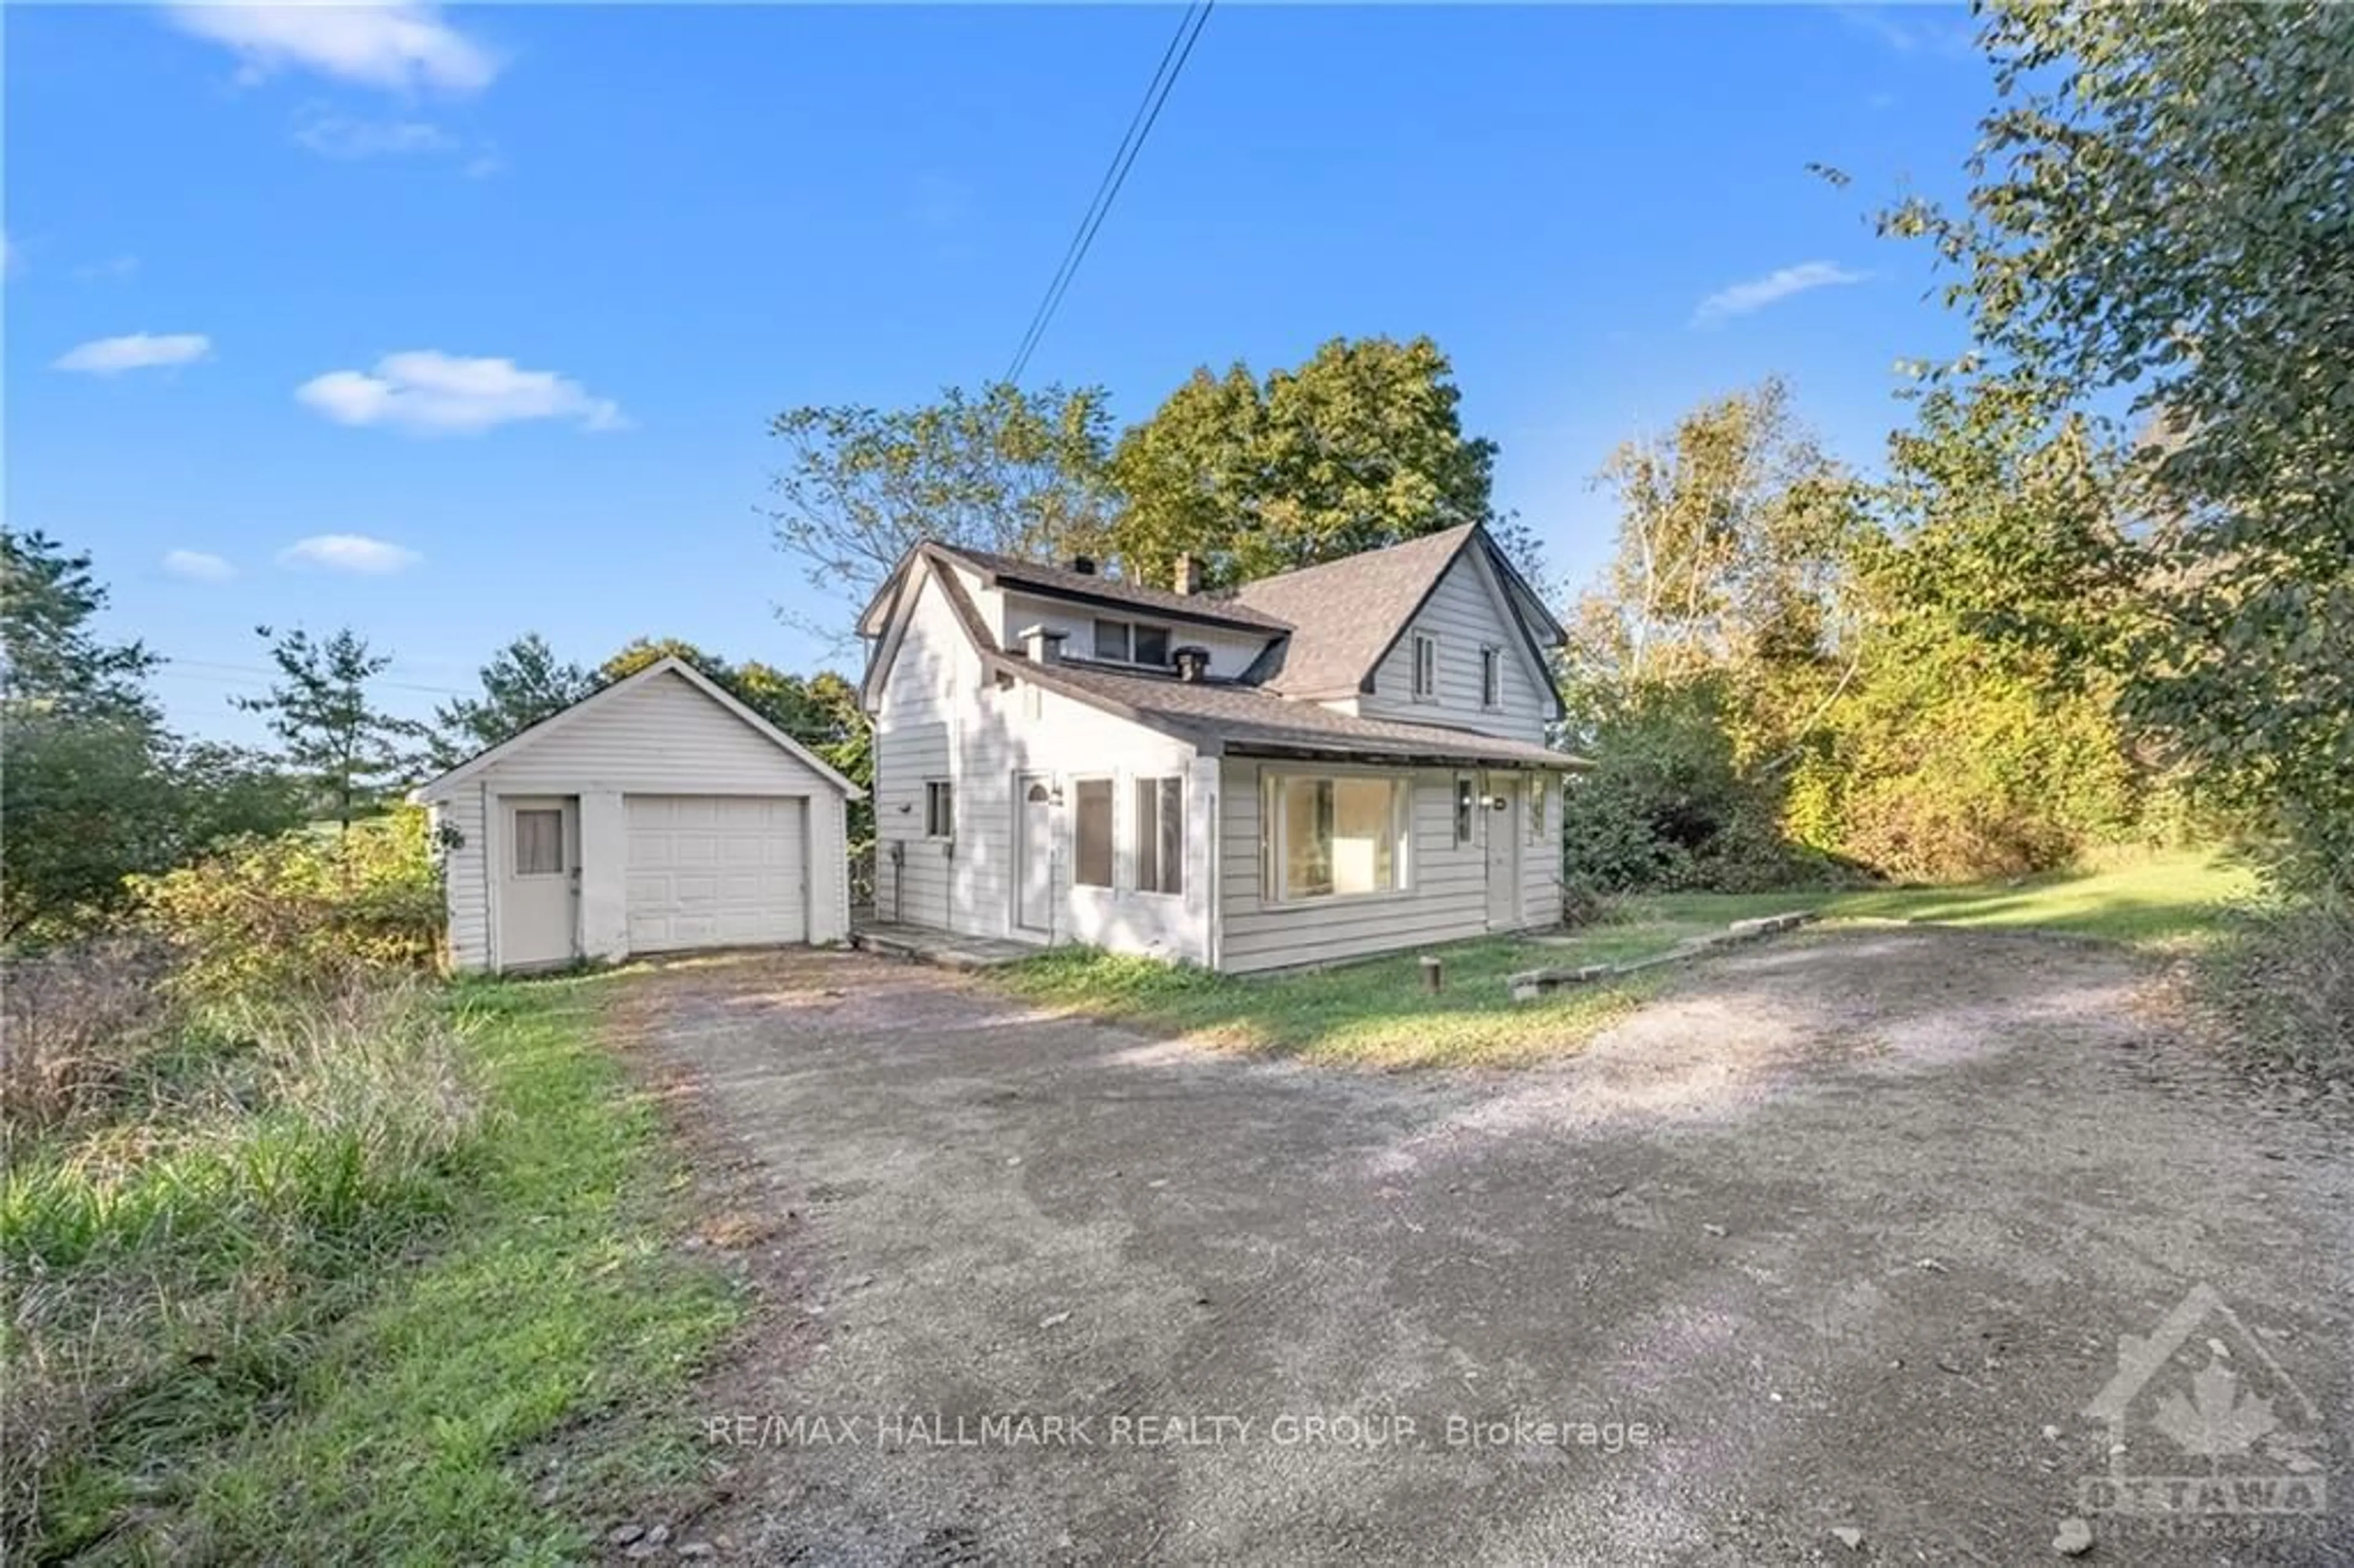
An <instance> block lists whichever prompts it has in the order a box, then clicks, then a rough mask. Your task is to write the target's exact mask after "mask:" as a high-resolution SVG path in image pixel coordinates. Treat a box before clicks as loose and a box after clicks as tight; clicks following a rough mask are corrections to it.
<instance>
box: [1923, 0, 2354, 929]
mask: <svg viewBox="0 0 2354 1568" xmlns="http://www.w3.org/2000/svg"><path fill="white" fill-rule="evenodd" d="M1984 15H1985V17H1986V24H1985V28H1984V32H1983V34H1982V38H1983V42H1984V44H1985V47H1986V48H1987V49H1988V53H1989V54H1990V56H1991V57H1992V59H1993V61H1994V65H1995V68H1996V82H1997V89H1998V92H1999V101H1998V102H1997V104H1996V106H1995V107H1994V109H1993V110H1992V111H1990V112H1989V113H1988V116H1987V117H1986V119H1985V120H1984V122H1982V125H1981V140H1980V144H1979V150H1978V154H1977V156H1976V158H1975V159H1974V161H1973V163H1972V165H1971V170H1970V173H1971V188H1970V192H1969V195H1968V198H1967V204H1966V206H1964V207H1960V208H1958V209H1957V208H1952V207H1942V206H1939V205H1937V204H1935V203H1931V202H1927V201H1922V200H1916V201H1912V202H1907V203H1904V204H1903V205H1901V206H1899V207H1895V208H1893V210H1891V211H1889V212H1888V213H1886V214H1884V215H1883V217H1882V227H1883V228H1884V229H1885V230H1887V231H1888V232H1891V233H1893V234H1896V235H1900V236H1907V237H1914V238H1924V239H1925V240H1927V241H1928V242H1930V243H1932V244H1933V245H1934V246H1935V248H1936V250H1937V253H1938V254H1939V256H1940V257H1941V258H1942V259H1943V260H1945V261H1946V263H1948V264H1949V265H1950V266H1951V267H1952V268H1953V269H1954V281H1953V282H1952V284H1951V286H1950V288H1949V289H1948V291H1947V292H1948V296H1949V298H1950V300H1951V301H1952V302H1953V303H1955V304H1956V306H1958V307H1959V308H1960V309H1962V310H1963V311H1965V312H1967V314H1968V316H1969V318H1970V321H1971V324H1972V327H1973V329H1974V333H1975V335H1976V338H1977V349H1976V353H1975V355H1974V356H1973V363H1976V362H1983V363H1984V364H1986V365H1988V366H1990V367H1991V368H1992V369H1994V370H1995V371H1997V372H1999V373H2001V374H2005V375H2015V374H2019V373H2021V372H2024V373H2026V374H2028V375H2031V376H2033V377H2034V378H2035V379H2037V380H2038V381H2040V382H2041V383H2042V384H2044V385H2045V386H2047V387H2050V388H2051V389H2052V392H2053V394H2054V395H2055V396H2057V397H2061V398H2064V399H2067V400H2070V401H2076V402H2082V401H2084V400H2086V399H2091V398H2094V397H2100V396H2102V395H2104V394H2107V395H2111V396H2122V397H2129V398H2130V399H2131V400H2132V402H2133V404H2134V406H2135V407H2136V408H2137V409H2138V410H2140V413H2141V416H2142V417H2143V418H2145V419H2146V420H2147V422H2148V424H2149V425H2150V427H2151V428H2152V429H2154V430H2155V431H2156V432H2157V434H2158V439H2156V440H2149V441H2147V442H2145V443H2144V444H2143V446H2142V447H2141V449H2140V450H2138V451H2137V454H2136V459H2135V461H2134V463H2133V464H2132V466H2131V468H2130V469H2129V470H2128V472H2127V476H2126V477H2127V479H2128V480H2129V482H2131V483H2132V484H2133V485H2134V488H2135V499H2136V503H2137V510H2138V511H2139V512H2141V513H2142V514H2144V515H2145V517H2146V518H2147V520H2148V521H2149V523H2150V524H2151V530H2152V532H2151V545H2152V548H2153V552H2154V555H2155V556H2156V562H2157V569H2156V570H2155V572H2154V573H2153V576H2152V579H2151V580H2152V583H2153V586H2154V587H2155V588H2157V589H2158V592H2157V594H2156V596H2155V598H2154V600H2153V605H2154V610H2155V613H2154V615H2153V616H2152V618H2151V620H2150V621H2149V622H2148V624H2147V627H2146V628H2145V634H2144V637H2143V639H2142V641H2141V646H2140V649H2139V656H2138V658H2137V665H2138V673H2137V678H2136V680H2135V682H2134V683H2133V685H2132V688H2131V690H2130V693H2129V695H2130V697H2131V700H2132V702H2133V705H2134V710H2135V712H2136V714H2137V715H2138V716H2139V717H2140V718H2141V719H2142V720H2143V721H2145V722H2147V723H2148V724H2150V725H2153V726H2156V727H2157V728H2158V731H2159V732H2160V733H2161V734H2163V735H2164V736H2167V737H2168V740H2169V741H2170V742H2171V743H2172V744H2173V745H2174V746H2175V747H2177V748H2178V749H2179V754H2180V755H2181V756H2183V757H2184V758H2188V759H2190V761H2192V762H2194V763H2195V764H2196V765H2197V766H2199V767H2200V768H2201V769H2202V770H2203V771H2205V772H2206V773H2207V774H2208V775H2209V776H2210V777H2211V779H2213V780H2214V781H2215V783H2216V784H2217V785H2219V786H2221V788H2222V789H2226V790H2228V791H2229V792H2230V793H2231V795H2232V797H2234V798H2235V799H2237V800H2239V801H2241V802H2243V804H2245V805H2246V806H2248V807H2250V808H2252V809H2254V810H2260V811H2262V812H2263V813H2264V814H2265V815H2266V816H2267V817H2269V818H2270V819H2271V821H2274V823H2276V824H2277V825H2278V826H2279V827H2280V828H2281V829H2282V830H2284V831H2285V833H2286V834H2287V835H2288V838H2289V841H2290V842H2292V843H2293V844H2295V845H2296V847H2297V849H2298V851H2299V853H2298V854H2297V855H2296V859H2295V866H2296V868H2298V869H2301V870H2303V871H2305V872H2307V873H2312V874H2319V875H2323V876H2326V877H2329V878H2333V879H2336V880H2338V882H2340V883H2341V884H2345V883H2354V723H2349V716H2348V715H2349V714H2354V267H2349V266H2348V265H2347V256H2348V254H2349V245H2354V136H2349V133H2348V129H2347V116H2346V114H2345V112H2344V108H2343V106H2344V105H2345V104H2347V103H2349V102H2354V9H2349V8H2347V7H2344V6H2339V5H2327V4H2321V3H2318V0H2297V3H2293V4H2282V5H2204V4H2197V3H2193V0H2159V3H2156V4H2148V5H2100V4H2094V3H2090V0H1996V3H1995V4H1992V5H1988V7H1986V9H1985V11H1984ZM1961 368H1962V369H1963V370H1965V371H1967V369H1969V368H1971V366H1970V365H1969V364H1966V365H1965V366H1963V367H1961Z"/></svg>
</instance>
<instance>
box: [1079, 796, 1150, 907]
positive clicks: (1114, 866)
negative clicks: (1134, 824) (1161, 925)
mask: <svg viewBox="0 0 2354 1568" xmlns="http://www.w3.org/2000/svg"><path fill="white" fill-rule="evenodd" d="M1119 782H1120V776H1119V774H1118V773H1116V772H1115V773H1074V774H1072V775H1070V790H1071V891H1072V892H1073V893H1075V894H1076V893H1085V894H1089V895H1094V896H1097V897H1109V896H1114V895H1118V894H1119V893H1120V892H1121V891H1123V889H1122V887H1121V876H1120V874H1121V872H1122V871H1123V870H1125V869H1126V868H1125V867H1123V866H1122V865H1121V864H1120V854H1119V828H1120V818H1121V817H1122V816H1123V815H1124V814H1125V813H1123V812H1122V811H1121V810H1120V809H1119ZM1082 784H1108V785H1109V786H1111V824H1110V826H1108V828H1106V829H1105V830H1104V831H1105V832H1107V833H1108V834H1110V835H1111V880H1110V881H1109V882H1081V881H1080V880H1079V786H1080V785H1082ZM1128 880H1129V882H1133V881H1135V880H1136V879H1135V876H1134V874H1129V877H1128Z"/></svg>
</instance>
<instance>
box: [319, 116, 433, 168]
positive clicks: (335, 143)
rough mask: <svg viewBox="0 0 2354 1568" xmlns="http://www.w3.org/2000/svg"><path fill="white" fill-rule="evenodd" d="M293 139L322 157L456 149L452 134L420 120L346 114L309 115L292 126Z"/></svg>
mask: <svg viewBox="0 0 2354 1568" xmlns="http://www.w3.org/2000/svg"><path fill="white" fill-rule="evenodd" d="M294 140H295V141H296V142H298V143H301V144H302V145H303V146H305V147H308V148H309V149H311V151H313V153H316V154H319V155H320V156H321V157H323V158H397V157H404V156H408V155H409V154H419V153H454V152H456V151H457V150H458V139H457V138H456V137H455V136H452V135H451V134H450V132H447V131H444V130H442V129H441V127H440V126H439V125H434V124H430V123H429V122H425V121H422V120H355V119H353V118H351V117H350V116H349V115H345V114H313V115H310V116H308V117H306V118H305V119H304V120H303V121H302V123H301V124H300V125H298V126H296V127H295V130H294Z"/></svg>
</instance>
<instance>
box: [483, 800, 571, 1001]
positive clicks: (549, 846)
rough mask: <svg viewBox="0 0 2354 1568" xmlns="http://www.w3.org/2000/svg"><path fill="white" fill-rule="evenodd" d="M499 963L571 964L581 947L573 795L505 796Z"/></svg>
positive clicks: (507, 966)
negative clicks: (579, 940) (579, 939)
mask: <svg viewBox="0 0 2354 1568" xmlns="http://www.w3.org/2000/svg"><path fill="white" fill-rule="evenodd" d="M499 804H500V807H501V810H500V823H501V826H502V827H503V829H504V832H505V845H504V852H503V853H501V854H500V856H499V965H500V967H501V968H503V969H528V968H531V967H533V966H535V965H547V964H568V963H570V962H571V961H572V960H573V959H576V958H578V956H579V953H580V948H579V943H578V940H577V937H576V934H577V933H578V930H579V925H580V922H579V914H578V910H579V904H580V812H579V805H578V801H577V800H574V799H573V798H572V797H571V796H568V795H546V796H526V795H508V796H504V797H502V798H501V800H500V802H499Z"/></svg>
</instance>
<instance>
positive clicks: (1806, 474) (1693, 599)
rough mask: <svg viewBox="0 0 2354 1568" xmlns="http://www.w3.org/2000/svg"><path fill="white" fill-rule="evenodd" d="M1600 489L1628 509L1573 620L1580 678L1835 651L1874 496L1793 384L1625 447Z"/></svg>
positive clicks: (1773, 384)
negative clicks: (1802, 406)
mask: <svg viewBox="0 0 2354 1568" xmlns="http://www.w3.org/2000/svg"><path fill="white" fill-rule="evenodd" d="M1596 482H1597V483H1598V484H1600V485H1601V486H1602V487H1603V488H1604V489H1606V490H1607V491H1608V492H1609V493H1611V494H1612V495H1613V497H1614V498H1615V499H1616V500H1617V505H1618V517H1619V521H1618V542H1617V549H1616V551H1615V552H1614V553H1613V555H1612V557H1611V560H1610V564H1609V566H1608V567H1606V570H1605V572H1604V574H1603V577H1602V580H1601V582H1600V583H1599V584H1598V585H1597V586H1596V588H1595V589H1594V590H1593V591H1592V592H1590V593H1589V595H1588V596H1587V599H1586V600H1585V603H1584V604H1583V605H1581V606H1580V608H1579V609H1578V610H1577V612H1576V613H1575V616H1574V618H1573V619H1574V622H1575V633H1576V634H1575V636H1574V638H1573V640H1572V644H1571V649H1570V656H1571V661H1572V666H1573V671H1574V672H1575V674H1576V677H1577V679H1578V680H1579V681H1581V682H1582V683H1585V684H1586V685H1588V686H1589V687H1593V688H1596V689H1598V690H1599V691H1601V692H1603V693H1607V692H1608V691H1611V690H1615V689H1624V688H1628V687H1632V686H1638V685H1641V684H1643V683H1649V682H1658V681H1666V682H1673V681H1677V680H1681V679H1684V678H1687V677H1690V676H1691V675H1695V674H1698V673H1702V672H1706V671H1711V670H1717V671H1722V670H1727V669H1735V668H1750V667H1756V666H1772V665H1802V664H1805V663H1808V662H1814V661H1818V660H1820V659H1822V658H1824V657H1826V656H1828V655H1829V654H1830V653H1831V652H1833V651H1834V648H1835V646H1836V644H1837V643H1838V642H1839V641H1840V627H1839V624H1838V623H1839V621H1840V614H1841V604H1840V589H1841V588H1842V586H1843V585H1844V582H1845V575H1844V573H1845V563H1846V560H1847V556H1848V551H1849V548H1850V546H1851V545H1852V543H1853V541H1854V538H1855V535H1856V532H1857V527H1858V519H1859V513H1858V503H1859V498H1860V489H1859V487H1858V485H1857V484H1856V482H1855V481H1854V480H1853V478H1852V477H1851V476H1850V475H1849V474H1848V473H1847V472H1846V471H1844V470H1842V469H1841V468H1840V466H1839V465H1838V464H1836V463H1834V462H1833V461H1831V460H1830V459H1829V457H1827V456H1826V455H1825V454H1824V452H1823V450H1822V448H1821V446H1820V445H1819V443H1818V442H1817V440H1816V439H1815V437H1814V435H1813V433H1812V432H1811V431H1809V430H1808V429H1807V428H1806V427H1805V425H1804V424H1802V423H1801V422H1800V421H1799V420H1798V418H1797V415H1796V413H1795V412H1794V411H1793V409H1792V408H1791V405H1790V397H1789V392H1788V389H1787V387H1785V386H1784V385H1783V384H1782V383H1781V382H1780V381H1778V380H1773V379H1768V380H1766V381H1764V382H1761V383H1760V384H1758V385H1757V386H1756V387H1751V388H1747V389H1745V390H1743V391H1739V392H1735V393H1732V394H1729V395H1727V396H1724V397H1716V398H1712V399H1710V400H1709V401H1708V402H1706V403H1703V404H1702V405H1701V406H1699V407H1698V408H1693V409H1692V410H1691V412H1689V413H1687V414H1685V415H1684V416H1683V417H1682V418H1680V419H1679V420H1677V421H1676V423H1675V425H1674V426H1673V427H1672V428H1671V429H1670V430H1669V431H1668V432H1666V433H1665V434H1664V435H1662V436H1659V437H1644V438H1641V439H1638V440H1633V441H1629V442H1628V443H1626V444H1624V445H1622V446H1621V447H1619V448H1618V449H1617V450H1616V451H1615V452H1613V453H1612V454H1611V456H1610V459H1609V461H1608V462H1607V463H1606V465H1605V466H1604V468H1603V470H1602V472H1601V473H1600V474H1599V475H1598V476H1597V478H1596Z"/></svg>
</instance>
